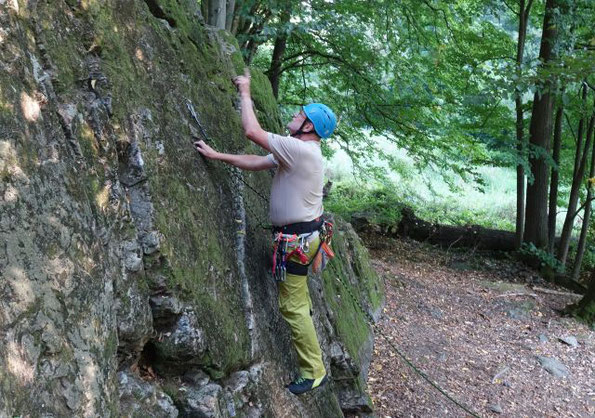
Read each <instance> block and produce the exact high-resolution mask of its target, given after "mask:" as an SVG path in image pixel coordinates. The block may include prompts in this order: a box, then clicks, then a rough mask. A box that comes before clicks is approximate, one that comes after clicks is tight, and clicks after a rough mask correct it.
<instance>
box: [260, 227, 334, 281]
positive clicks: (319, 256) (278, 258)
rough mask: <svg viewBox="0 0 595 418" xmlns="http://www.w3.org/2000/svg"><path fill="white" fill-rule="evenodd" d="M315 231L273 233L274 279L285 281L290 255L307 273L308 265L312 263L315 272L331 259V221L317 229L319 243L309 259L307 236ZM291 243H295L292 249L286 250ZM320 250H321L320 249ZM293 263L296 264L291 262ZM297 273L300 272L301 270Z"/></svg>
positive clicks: (332, 253) (332, 254)
mask: <svg viewBox="0 0 595 418" xmlns="http://www.w3.org/2000/svg"><path fill="white" fill-rule="evenodd" d="M314 232H316V231H313V232H307V233H304V234H300V235H296V234H283V233H281V232H279V233H276V234H275V235H274V240H273V269H272V272H273V277H274V278H275V280H276V281H280V282H282V281H285V279H286V277H287V263H288V262H290V263H292V261H291V258H292V257H296V258H297V259H298V260H299V264H300V266H299V268H301V269H302V270H303V271H304V273H303V274H307V271H308V267H309V266H310V265H312V269H313V271H314V272H315V273H318V272H320V271H322V270H324V268H325V267H326V264H327V262H328V261H329V260H330V259H332V258H333V257H334V256H335V254H334V252H333V250H332V249H331V247H330V245H331V239H332V236H333V223H332V222H330V221H324V222H323V224H322V226H321V227H320V229H319V230H318V233H319V236H320V244H319V245H318V248H317V249H316V253H315V254H314V255H313V256H312V259H311V260H310V261H309V258H308V255H307V254H308V253H309V252H310V242H309V240H308V238H310V237H311V236H312V234H313V233H314ZM291 243H297V245H296V246H295V248H294V249H292V250H291V251H289V252H288V247H289V245H290V244H291ZM321 250H322V251H321ZM293 263H294V265H295V264H296V263H295V262H293ZM298 274H302V273H301V272H300V273H298Z"/></svg>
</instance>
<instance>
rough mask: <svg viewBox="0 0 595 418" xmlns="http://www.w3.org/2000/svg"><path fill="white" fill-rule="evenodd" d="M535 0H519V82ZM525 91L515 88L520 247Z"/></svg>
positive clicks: (518, 233)
mask: <svg viewBox="0 0 595 418" xmlns="http://www.w3.org/2000/svg"><path fill="white" fill-rule="evenodd" d="M532 4H533V0H529V1H528V2H527V1H526V0H519V11H518V18H519V28H518V38H517V50H516V80H517V83H518V82H519V81H520V79H521V76H522V71H521V69H522V65H523V57H524V55H525V41H526V39H527V26H528V25H527V24H528V21H529V12H530V11H531V6H532ZM522 96H523V91H522V90H521V88H520V86H519V85H518V84H517V86H515V89H514V104H515V109H516V141H517V153H518V158H519V160H520V161H519V163H518V164H517V169H516V171H517V176H516V185H517V195H516V196H517V198H516V246H517V248H519V247H520V246H521V243H522V241H523V232H524V230H525V195H526V190H525V182H526V175H525V158H526V145H525V135H524V114H523V113H524V112H523V97H522Z"/></svg>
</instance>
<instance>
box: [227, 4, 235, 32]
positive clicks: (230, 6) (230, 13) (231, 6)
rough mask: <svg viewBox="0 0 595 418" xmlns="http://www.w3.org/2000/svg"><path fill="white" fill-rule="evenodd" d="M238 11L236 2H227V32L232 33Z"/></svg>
mask: <svg viewBox="0 0 595 418" xmlns="http://www.w3.org/2000/svg"><path fill="white" fill-rule="evenodd" d="M235 10H236V0H227V5H226V8H225V30H226V31H228V32H231V30H232V27H233V19H234V16H235Z"/></svg>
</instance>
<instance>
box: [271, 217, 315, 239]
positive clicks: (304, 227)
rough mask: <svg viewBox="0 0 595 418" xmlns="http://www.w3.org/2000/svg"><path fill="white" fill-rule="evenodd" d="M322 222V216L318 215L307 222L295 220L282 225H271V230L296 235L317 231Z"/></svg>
mask: <svg viewBox="0 0 595 418" xmlns="http://www.w3.org/2000/svg"><path fill="white" fill-rule="evenodd" d="M323 222H324V220H323V219H322V217H319V218H316V219H314V220H312V221H308V222H296V223H294V224H288V225H284V226H273V232H274V233H279V232H282V233H283V234H296V235H300V234H307V233H308V232H313V231H318V230H319V229H320V228H321V227H322V224H323Z"/></svg>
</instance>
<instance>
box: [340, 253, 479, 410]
mask: <svg viewBox="0 0 595 418" xmlns="http://www.w3.org/2000/svg"><path fill="white" fill-rule="evenodd" d="M329 265H330V266H331V268H332V269H333V271H334V273H335V276H336V277H337V278H338V279H339V281H340V282H341V284H342V285H343V287H345V289H346V290H347V294H348V295H349V296H350V297H351V300H352V301H353V303H354V304H355V305H356V306H357V307H358V308H359V310H360V311H361V313H362V314H363V315H364V317H365V318H366V322H367V323H368V325H370V326H371V327H372V328H373V329H374V331H375V332H377V333H378V334H380V336H382V338H384V340H385V341H386V342H387V343H388V345H389V346H390V347H391V348H392V349H393V350H394V352H395V353H397V355H398V356H399V357H401V358H402V359H403V361H404V362H405V364H407V365H408V366H409V367H410V368H411V369H412V370H413V371H414V372H415V373H417V374H418V375H419V376H421V377H422V378H423V379H424V380H425V381H426V382H428V383H429V384H430V385H431V386H432V387H433V388H434V389H436V390H437V391H438V392H440V393H441V394H442V395H444V396H445V397H446V398H447V399H448V400H449V401H451V402H452V403H454V404H455V405H457V406H458V407H459V408H461V409H462V410H463V411H465V412H467V413H468V414H469V415H471V416H473V417H475V418H480V416H479V415H478V414H477V413H476V412H474V411H472V410H471V409H470V408H468V407H467V406H465V405H464V404H463V403H461V402H460V401H458V400H456V399H455V398H453V397H452V396H451V395H449V394H448V393H447V392H446V391H445V390H444V389H442V388H441V387H440V386H438V384H437V383H435V382H434V381H433V380H431V379H430V378H429V377H428V375H426V374H425V373H424V372H423V371H421V370H420V369H419V368H417V367H416V366H415V364H413V363H412V362H411V360H409V358H407V356H406V355H405V354H403V352H402V351H401V350H399V348H398V347H397V346H396V345H395V344H394V343H393V342H392V341H391V340H390V339H389V338H388V336H387V335H386V334H385V333H384V331H383V330H382V329H381V328H380V327H379V326H378V325H377V324H376V321H375V320H374V317H372V315H370V313H369V312H368V311H367V310H365V309H364V307H363V306H362V304H361V302H360V301H359V300H358V299H357V298H356V297H355V295H354V294H353V292H352V291H351V287H350V286H349V285H348V284H346V283H345V279H344V278H343V277H342V276H341V275H340V274H338V271H337V270H336V268H335V266H334V264H333V262H332V261H331V262H330V263H329Z"/></svg>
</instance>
